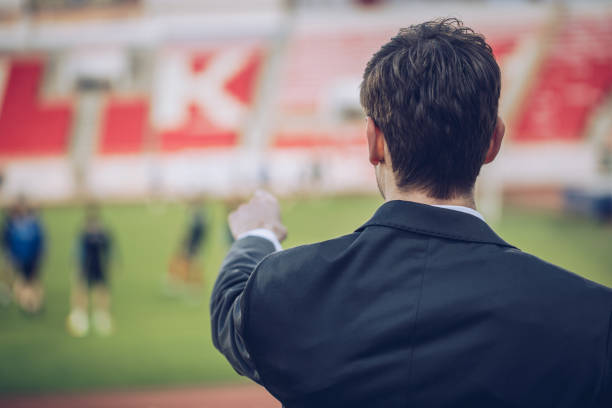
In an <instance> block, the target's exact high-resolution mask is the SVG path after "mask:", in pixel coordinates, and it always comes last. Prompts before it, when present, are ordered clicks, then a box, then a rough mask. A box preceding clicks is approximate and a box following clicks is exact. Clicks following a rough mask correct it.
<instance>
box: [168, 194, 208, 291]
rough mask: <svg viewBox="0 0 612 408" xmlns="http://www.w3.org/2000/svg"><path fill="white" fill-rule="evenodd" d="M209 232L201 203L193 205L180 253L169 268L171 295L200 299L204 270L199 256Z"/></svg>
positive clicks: (172, 260)
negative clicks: (176, 294) (198, 259)
mask: <svg viewBox="0 0 612 408" xmlns="http://www.w3.org/2000/svg"><path fill="white" fill-rule="evenodd" d="M207 230H208V224H207V220H206V213H205V212H204V210H203V209H202V207H201V203H199V202H196V203H194V204H193V209H192V215H191V221H190V223H189V226H188V228H187V233H186V234H185V237H184V238H183V240H182V241H181V245H180V247H179V250H178V252H177V253H176V254H175V255H174V256H173V257H172V259H171V260H170V265H169V268H168V281H167V283H168V289H170V290H171V291H170V292H169V293H174V292H175V291H177V290H178V291H179V293H180V292H184V293H185V294H190V295H192V296H194V297H199V296H200V292H201V288H202V270H201V269H200V268H199V267H198V263H197V259H196V258H197V256H198V254H199V252H200V250H201V249H202V246H203V244H204V239H205V238H206V233H207Z"/></svg>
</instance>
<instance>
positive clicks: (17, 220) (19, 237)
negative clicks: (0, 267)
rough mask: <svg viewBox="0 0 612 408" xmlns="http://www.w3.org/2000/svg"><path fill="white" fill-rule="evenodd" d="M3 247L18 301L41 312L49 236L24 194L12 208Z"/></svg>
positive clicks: (24, 307) (7, 220)
mask: <svg viewBox="0 0 612 408" xmlns="http://www.w3.org/2000/svg"><path fill="white" fill-rule="evenodd" d="M2 248H3V251H4V255H5V257H6V259H7V260H8V264H9V265H10V266H11V269H12V270H13V271H14V273H15V282H14V286H13V292H14V297H15V300H16V301H17V303H18V304H19V306H20V307H21V308H22V309H23V310H24V311H26V312H29V313H36V312H38V311H39V310H40V309H41V307H42V304H43V299H44V291H43V287H42V285H41V283H40V265H41V261H42V256H43V253H44V248H45V236H44V231H43V227H42V224H41V222H40V219H39V217H38V215H37V214H36V212H35V211H34V210H33V209H32V208H31V207H30V206H29V205H28V202H27V200H26V199H25V198H23V197H21V198H19V200H18V201H17V203H16V204H15V205H14V206H13V207H12V208H10V209H9V211H8V214H7V216H6V218H5V220H4V225H3V228H2Z"/></svg>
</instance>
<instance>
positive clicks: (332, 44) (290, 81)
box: [272, 28, 517, 148]
mask: <svg viewBox="0 0 612 408" xmlns="http://www.w3.org/2000/svg"><path fill="white" fill-rule="evenodd" d="M491 31H493V32H495V30H491ZM394 34H395V29H393V30H390V29H388V28H384V29H381V28H375V29H370V30H369V31H368V30H365V31H363V30H362V31H354V30H351V31H348V32H347V31H339V32H327V33H320V34H319V33H315V34H313V33H298V34H296V35H295V36H294V37H293V38H291V39H290V41H289V46H288V47H287V49H288V52H287V56H286V58H287V63H286V68H285V71H284V73H283V77H282V80H281V92H280V109H281V111H282V112H283V114H282V117H283V123H282V124H281V125H280V126H279V129H278V131H277V133H276V135H275V137H274V140H273V143H272V145H273V147H275V148H330V147H334V148H342V147H347V146H359V145H365V139H364V138H363V134H362V131H363V129H362V126H360V125H361V122H360V121H359V120H360V118H361V116H360V115H361V108H360V107H359V106H358V105H355V106H342V104H343V103H344V102H343V101H345V100H349V99H350V100H353V99H355V98H354V96H356V93H357V92H358V85H359V81H360V78H361V74H362V71H363V67H364V66H365V64H366V63H367V61H368V60H369V59H370V57H371V56H372V54H373V53H374V52H376V51H377V50H378V48H379V47H380V44H382V43H384V42H385V41H386V40H387V39H388V38H390V37H391V36H393V35H394ZM490 41H491V42H492V44H493V45H492V46H493V51H494V53H495V55H496V57H497V58H498V59H500V58H503V57H504V56H505V55H507V54H509V53H511V52H512V50H513V49H514V47H515V45H516V42H517V34H516V32H511V31H507V32H502V33H497V34H496V36H495V37H493V38H492V39H491V40H490ZM321 61H325V63H324V64H322V63H321ZM346 78H350V79H351V80H352V82H350V83H348V85H347V82H346ZM334 91H336V94H334ZM346 94H350V97H351V98H348V97H347V96H345V95H346ZM334 104H336V105H337V104H340V105H341V106H334ZM334 110H335V111H336V113H337V114H338V115H340V116H342V115H343V114H345V113H346V111H347V110H352V111H350V112H349V115H353V116H354V117H353V118H349V121H350V120H351V119H352V120H353V122H355V123H356V122H359V125H356V124H353V125H348V126H347V123H346V121H343V120H342V119H346V118H340V120H341V121H340V123H339V124H338V123H337V121H336V123H334V121H333V120H332V121H331V122H332V123H329V124H327V126H326V125H325V124H320V123H319V121H318V120H317V118H316V117H317V115H323V116H324V115H329V112H326V111H332V112H333V111H334ZM287 117H297V118H298V121H300V119H301V121H302V122H306V123H308V122H310V125H309V126H308V127H307V128H306V129H300V128H298V129H297V130H296V129H295V128H294V127H293V126H292V125H291V124H288V125H287V124H286V123H287V122H288V120H285V119H286V118H287ZM357 119H359V120H357ZM315 123H316V124H317V125H316V126H314V125H313V124H315ZM317 127H323V128H324V129H317Z"/></svg>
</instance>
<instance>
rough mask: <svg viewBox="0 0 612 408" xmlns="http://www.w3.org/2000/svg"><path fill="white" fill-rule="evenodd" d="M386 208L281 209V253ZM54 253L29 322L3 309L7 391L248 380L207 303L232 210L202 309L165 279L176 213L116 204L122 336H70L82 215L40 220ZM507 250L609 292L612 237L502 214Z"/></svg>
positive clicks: (111, 213)
mask: <svg viewBox="0 0 612 408" xmlns="http://www.w3.org/2000/svg"><path fill="white" fill-rule="evenodd" d="M380 204H381V201H380V199H379V198H376V197H341V198H311V199H300V200H286V201H283V203H282V206H283V214H284V219H285V222H286V224H287V227H288V229H289V237H288V239H287V241H286V243H285V245H284V246H285V247H291V246H295V245H299V244H303V243H309V242H313V241H317V240H322V239H326V238H330V237H333V236H338V235H341V234H344V233H347V232H349V231H352V230H354V229H355V228H357V227H358V226H360V225H361V224H362V223H363V222H365V221H366V220H367V219H368V218H369V217H370V216H371V215H372V213H373V212H374V211H375V209H376V208H377V207H378V206H379V205H380ZM42 214H43V219H44V223H45V226H46V229H47V236H48V251H47V256H46V261H45V265H44V271H43V273H44V282H45V287H46V294H47V301H46V306H45V309H44V311H43V313H42V314H41V315H38V316H32V317H28V316H25V315H24V314H23V313H22V312H20V311H19V310H18V309H17V308H16V307H15V306H14V305H9V306H8V307H5V308H2V307H0V361H1V362H2V363H1V364H0V392H3V393H6V392H41V391H50V390H77V389H94V388H133V387H150V386H158V385H164V386H167V385H179V384H181V385H187V384H203V383H206V384H215V383H222V382H237V381H244V380H242V379H241V378H240V377H239V376H238V375H237V374H235V373H234V372H233V370H232V369H231V368H230V366H229V364H227V363H226V362H225V361H224V359H223V357H222V356H221V355H220V354H219V353H217V352H216V351H215V350H214V349H213V346H212V343H211V340H210V329H209V320H208V297H209V293H210V289H211V287H212V284H213V282H214V279H215V276H216V274H217V270H218V266H219V265H220V263H221V260H222V258H223V256H224V254H225V251H226V250H227V243H226V230H225V228H226V227H225V210H224V209H223V207H222V206H221V205H220V204H218V203H212V204H209V205H208V216H209V220H210V221H211V229H210V231H209V234H208V240H207V243H206V246H205V248H204V251H203V254H202V256H201V259H200V262H201V265H202V267H203V268H204V270H205V289H204V292H203V293H202V295H201V298H200V299H199V300H200V301H197V302H194V301H187V300H184V299H176V298H169V297H167V296H165V295H164V290H163V289H164V285H163V279H164V277H165V274H166V271H167V265H168V261H169V259H170V257H171V255H172V254H173V252H174V251H175V249H176V247H177V244H178V242H179V240H180V237H181V236H182V234H183V232H184V228H185V226H186V224H187V221H188V214H189V211H188V209H187V207H186V206H183V205H180V204H152V205H116V206H109V207H106V208H105V209H104V211H103V216H104V219H105V220H106V222H107V224H108V225H109V226H110V227H111V229H112V230H113V232H114V235H115V238H116V240H117V243H118V246H119V247H120V257H119V258H120V259H119V262H118V265H117V267H116V268H115V269H114V270H113V272H112V273H113V277H112V296H113V307H112V308H113V313H114V316H115V323H116V329H117V330H116V333H115V334H114V335H112V336H111V337H107V338H103V337H98V336H96V335H90V336H88V337H86V338H82V339H75V338H72V337H70V336H69V335H68V334H67V332H66V330H65V319H66V316H67V314H68V312H69V288H70V279H71V276H72V274H73V269H74V262H73V258H72V246H73V243H74V237H75V234H76V231H77V230H78V227H79V225H80V222H81V221H82V216H83V213H82V210H81V209H79V208H74V207H63V208H51V209H46V210H44V211H43V213H42ZM494 227H495V229H496V230H497V232H498V233H499V234H500V235H501V236H502V237H503V238H504V239H506V240H507V241H509V242H511V243H513V244H514V245H516V246H518V247H519V248H521V249H523V250H525V251H528V252H531V253H533V254H535V255H537V256H539V257H541V258H543V259H545V260H548V261H551V262H554V263H556V264H558V265H561V266H563V267H565V268H567V269H570V270H573V271H576V272H579V273H581V274H583V275H584V276H586V277H588V278H590V279H593V280H595V281H598V282H600V283H603V284H605V285H608V286H612V251H611V250H610V249H611V247H610V243H611V242H612V228H610V226H609V225H608V226H600V225H598V224H596V223H594V222H592V221H589V220H585V219H574V218H568V217H563V216H561V215H555V214H546V213H536V212H525V211H518V210H514V211H513V210H508V211H506V213H505V215H504V218H503V219H502V220H501V221H500V222H499V224H498V225H495V226H494Z"/></svg>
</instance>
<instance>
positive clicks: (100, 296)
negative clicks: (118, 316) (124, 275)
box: [67, 207, 113, 337]
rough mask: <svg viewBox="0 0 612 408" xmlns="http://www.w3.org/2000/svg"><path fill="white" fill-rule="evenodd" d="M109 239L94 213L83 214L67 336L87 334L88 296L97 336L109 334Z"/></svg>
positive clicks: (110, 239)
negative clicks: (68, 333)
mask: <svg viewBox="0 0 612 408" xmlns="http://www.w3.org/2000/svg"><path fill="white" fill-rule="evenodd" d="M112 248H113V239H112V236H111V234H110V232H109V231H108V229H107V228H105V227H104V226H103V224H102V222H101V220H100V216H99V213H98V210H97V209H96V208H95V207H90V208H89V209H88V210H87V216H86V220H85V225H84V227H83V229H82V231H81V232H80V233H79V235H78V238H77V242H76V250H77V254H76V255H77V273H76V279H75V282H74V284H73V290H72V299H71V303H72V310H71V312H70V315H69V316H68V319H67V327H68V331H69V332H70V334H72V335H73V336H75V337H83V336H85V335H86V334H87V333H88V332H89V326H90V324H89V316H88V309H89V294H90V292H91V299H92V302H91V303H92V308H93V310H92V320H93V321H92V323H93V326H94V329H95V330H96V332H97V333H98V334H100V335H109V334H111V333H112V331H113V323H112V318H111V314H110V291H109V284H108V281H109V269H110V261H111V257H112Z"/></svg>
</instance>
